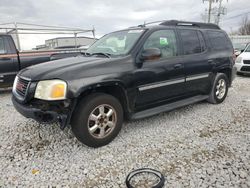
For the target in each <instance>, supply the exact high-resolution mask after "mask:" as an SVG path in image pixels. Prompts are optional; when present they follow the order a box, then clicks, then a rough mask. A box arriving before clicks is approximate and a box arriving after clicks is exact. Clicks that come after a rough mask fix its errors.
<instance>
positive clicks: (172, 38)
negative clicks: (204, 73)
mask: <svg viewBox="0 0 250 188" xmlns="http://www.w3.org/2000/svg"><path fill="white" fill-rule="evenodd" d="M177 46H178V45H177V39H176V34H175V31H174V30H171V29H166V30H158V31H155V32H153V33H152V34H151V35H150V36H149V37H148V38H147V39H146V41H145V43H144V45H143V49H149V48H158V49H160V50H161V57H160V58H158V59H153V60H147V61H144V62H143V65H142V67H141V68H139V69H138V70H137V71H136V78H137V79H136V85H137V88H138V95H137V99H136V107H137V108H140V107H146V106H149V107H150V106H152V105H154V104H158V103H159V102H162V103H164V102H170V101H173V100H176V99H177V98H179V97H180V96H181V95H183V94H184V93H185V90H184V85H185V84H184V82H185V74H184V66H183V64H182V62H181V59H180V58H179V57H178V48H177ZM143 49H142V50H143Z"/></svg>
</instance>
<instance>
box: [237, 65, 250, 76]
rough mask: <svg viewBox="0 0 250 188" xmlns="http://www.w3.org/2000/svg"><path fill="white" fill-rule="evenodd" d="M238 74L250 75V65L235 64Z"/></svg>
mask: <svg viewBox="0 0 250 188" xmlns="http://www.w3.org/2000/svg"><path fill="white" fill-rule="evenodd" d="M235 67H236V69H237V72H240V73H248V74H250V64H244V63H235Z"/></svg>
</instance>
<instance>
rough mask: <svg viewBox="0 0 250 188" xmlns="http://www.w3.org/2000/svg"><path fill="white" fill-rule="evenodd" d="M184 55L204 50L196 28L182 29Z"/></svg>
mask: <svg viewBox="0 0 250 188" xmlns="http://www.w3.org/2000/svg"><path fill="white" fill-rule="evenodd" d="M180 35H181V40H182V46H183V53H184V55H188V54H196V53H200V52H202V47H201V45H200V40H199V38H198V34H197V31H196V30H188V29H186V30H185V29H183V30H180Z"/></svg>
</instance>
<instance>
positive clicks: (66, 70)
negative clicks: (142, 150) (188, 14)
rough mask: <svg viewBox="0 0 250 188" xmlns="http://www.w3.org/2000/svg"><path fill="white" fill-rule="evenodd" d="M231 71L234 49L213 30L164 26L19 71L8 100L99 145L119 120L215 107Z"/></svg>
mask: <svg viewBox="0 0 250 188" xmlns="http://www.w3.org/2000/svg"><path fill="white" fill-rule="evenodd" d="M233 65H234V57H233V46H232V44H231V41H230V40H229V38H228V36H227V34H226V33H225V32H224V31H222V30H221V29H220V28H219V27H218V26H217V25H214V24H204V23H196V22H195V23H194V22H181V21H174V20H172V21H163V22H161V23H160V24H159V25H151V26H150V25H141V26H138V27H132V28H128V29H125V30H121V31H116V32H113V33H110V34H107V35H105V36H104V37H102V38H101V39H100V40H98V41H97V42H95V43H94V44H93V45H92V46H91V47H90V48H89V49H88V50H87V52H86V53H85V54H84V55H82V56H78V57H74V58H67V59H62V60H56V61H52V62H48V63H44V64H40V65H36V66H32V67H28V68H26V69H24V70H22V71H21V72H19V74H18V75H17V77H16V79H15V83H14V86H13V97H12V100H13V104H14V106H15V108H16V109H17V111H19V112H20V113H21V114H22V115H24V116H25V117H27V118H33V119H35V120H37V121H38V122H42V123H51V122H55V121H59V123H60V126H61V128H62V129H63V128H64V127H66V126H71V128H72V130H73V132H74V134H75V136H76V137H77V138H78V139H79V140H80V141H81V142H82V143H84V144H86V145H88V146H91V147H99V146H103V145H105V144H108V143H109V142H110V141H112V140H113V139H114V138H115V137H116V136H117V134H118V133H119V131H120V129H121V127H122V123H123V120H124V118H127V119H138V118H144V117H148V116H152V115H155V114H158V113H161V112H165V111H169V110H172V109H175V108H178V107H182V106H185V105H188V104H191V103H195V102H198V101H202V100H207V101H208V102H210V103H214V104H217V103H221V102H222V101H224V99H225V98H226V96H227V92H228V87H229V86H230V85H231V83H232V81H233V78H234V75H235V69H234V68H233Z"/></svg>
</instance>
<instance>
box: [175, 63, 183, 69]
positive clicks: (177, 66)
mask: <svg viewBox="0 0 250 188" xmlns="http://www.w3.org/2000/svg"><path fill="white" fill-rule="evenodd" d="M180 68H182V64H176V65H174V69H180Z"/></svg>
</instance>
